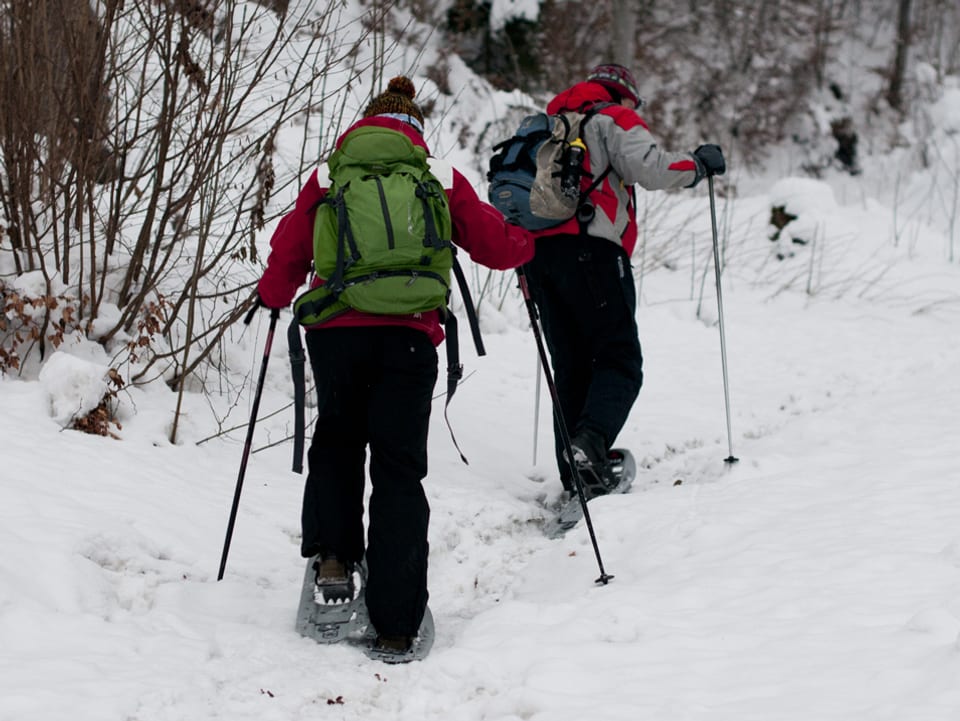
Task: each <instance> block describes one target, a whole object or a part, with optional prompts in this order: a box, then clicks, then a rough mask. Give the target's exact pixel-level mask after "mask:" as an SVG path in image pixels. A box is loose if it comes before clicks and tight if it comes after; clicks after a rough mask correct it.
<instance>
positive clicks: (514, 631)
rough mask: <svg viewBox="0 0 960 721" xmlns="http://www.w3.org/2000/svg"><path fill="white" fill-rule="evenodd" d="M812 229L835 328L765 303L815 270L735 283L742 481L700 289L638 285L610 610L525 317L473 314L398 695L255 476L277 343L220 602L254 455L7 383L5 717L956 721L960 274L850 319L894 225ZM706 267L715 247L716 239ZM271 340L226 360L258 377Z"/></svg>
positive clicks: (873, 302) (289, 514)
mask: <svg viewBox="0 0 960 721" xmlns="http://www.w3.org/2000/svg"><path fill="white" fill-rule="evenodd" d="M786 182H787V183H788V184H789V183H790V182H791V181H786ZM718 187H719V185H718ZM689 202H690V203H699V204H700V206H701V207H702V208H703V210H704V213H703V216H704V218H705V219H707V218H708V217H709V216H708V215H706V209H707V208H708V206H707V205H706V204H705V199H704V197H703V196H700V197H698V198H697V199H694V200H690V201H689ZM768 202H769V198H761V197H758V198H754V199H748V200H743V201H741V202H740V203H739V204H738V206H737V208H739V209H740V210H741V211H742V213H751V212H755V210H756V209H757V208H762V207H763V206H764V204H765V203H768ZM828 210H829V212H830V213H831V214H832V216H833V218H834V221H835V222H836V223H839V222H841V221H844V219H845V223H846V226H847V227H846V228H845V230H844V236H843V240H842V244H841V243H840V242H839V241H838V242H837V245H838V246H840V247H842V248H843V250H844V254H843V255H844V257H845V258H847V261H845V262H843V263H837V264H834V265H833V266H832V267H831V268H830V269H831V271H832V272H834V273H837V274H840V273H841V271H843V272H845V273H846V274H847V275H846V276H845V277H847V278H848V281H847V286H846V287H847V288H848V289H849V290H850V292H849V293H847V294H844V295H843V297H841V298H839V299H837V298H835V297H832V296H831V297H826V294H822V295H810V294H808V293H806V291H805V290H804V288H803V287H802V286H801V287H799V288H795V287H791V288H788V289H787V290H782V289H781V288H780V285H779V281H778V279H779V278H784V277H788V276H789V275H790V272H792V271H788V270H787V266H786V265H785V264H788V263H795V264H796V265H797V267H798V268H802V267H805V264H807V262H808V261H807V260H806V259H804V257H803V256H802V253H807V252H809V250H810V248H809V246H798V249H799V251H800V253H798V255H796V256H794V258H792V259H788V260H786V261H782V262H781V261H770V262H769V263H763V264H761V266H762V267H761V270H759V271H754V270H751V269H750V263H749V262H745V263H743V264H742V265H740V266H738V267H733V264H731V265H730V266H728V269H727V271H726V272H725V274H724V283H725V285H724V311H725V328H726V336H727V350H728V364H729V379H730V397H731V410H732V428H733V436H732V441H733V447H734V452H735V454H736V455H737V456H738V457H739V458H740V461H739V463H737V464H736V465H733V466H732V467H728V466H727V465H726V464H725V463H724V459H725V458H726V456H727V455H728V438H727V435H726V423H725V414H724V396H723V379H722V372H721V363H720V344H719V334H718V332H717V326H716V323H715V322H714V321H715V319H716V303H715V297H714V295H713V294H712V291H711V283H710V282H708V283H707V285H706V289H707V293H706V294H705V296H704V298H703V301H702V303H700V300H701V299H700V297H699V285H695V286H694V290H695V291H696V292H694V293H691V280H690V276H691V275H693V274H692V273H691V272H690V269H687V270H685V271H684V270H678V271H675V272H669V271H658V272H656V273H652V274H648V275H646V276H645V277H644V278H643V303H642V305H641V308H640V310H639V313H638V318H639V323H640V327H641V337H642V340H643V342H644V350H645V359H646V368H645V370H646V383H645V387H644V389H643V391H642V392H641V396H640V399H639V401H638V403H637V405H636V406H635V408H634V411H633V413H632V415H631V417H630V419H629V422H628V424H627V426H626V428H625V429H624V431H623V434H622V435H621V437H620V438H619V440H618V445H622V446H625V447H627V448H630V449H632V450H633V452H634V453H635V455H636V456H637V459H638V460H639V461H640V463H641V465H642V468H641V470H640V474H639V478H638V481H637V483H636V487H635V488H634V489H633V491H632V492H631V493H630V494H628V495H625V496H619V497H612V498H600V499H597V500H595V501H593V502H592V503H591V512H592V517H593V521H594V524H595V527H596V530H597V536H598V541H599V548H600V552H601V554H602V560H603V563H604V565H605V568H606V570H607V572H609V573H612V574H613V575H614V576H615V578H614V580H613V581H612V582H611V583H610V584H609V585H607V586H597V585H595V584H594V579H595V578H596V577H597V576H598V567H597V561H596V558H595V556H594V553H593V550H592V547H591V545H590V543H589V537H588V534H587V533H586V530H585V529H584V527H583V525H582V524H581V525H580V526H578V527H577V528H576V529H574V530H573V531H571V532H570V533H569V534H568V535H567V537H566V538H564V539H563V540H558V541H548V540H546V539H545V538H544V537H543V536H542V534H541V532H540V527H539V525H540V522H541V521H542V519H543V518H544V514H545V511H544V503H545V502H549V501H550V500H552V499H553V498H554V497H555V496H556V495H557V493H558V492H559V484H558V482H557V480H556V475H555V472H554V469H553V467H552V464H551V462H550V451H549V438H550V435H549V434H550V431H549V404H548V402H547V399H548V396H547V393H546V389H545V388H543V389H542V391H541V393H542V402H541V408H540V413H539V429H538V438H539V442H538V447H537V458H536V462H535V461H534V457H533V453H534V417H535V381H534V378H535V373H536V351H535V346H534V343H533V338H532V335H531V334H530V332H529V331H528V330H527V329H526V328H525V327H524V324H523V319H524V313H523V308H522V306H521V305H520V304H519V302H517V301H513V300H511V301H509V302H508V304H507V308H506V309H505V310H504V312H503V313H501V314H493V313H492V312H491V309H489V308H488V312H487V321H486V323H485V327H486V342H487V346H488V355H487V356H486V357H484V358H476V357H475V356H473V354H472V352H471V350H470V346H469V344H468V343H466V342H465V343H464V344H463V345H464V348H465V362H466V364H467V371H468V373H470V375H469V377H468V378H467V380H466V381H465V382H464V383H463V385H462V387H461V389H460V391H459V392H458V394H457V397H456V398H455V399H454V401H453V404H452V405H451V407H450V419H451V422H452V424H453V428H454V431H455V433H456V435H457V438H458V440H459V442H460V444H461V446H462V447H463V449H464V452H465V453H466V455H467V457H468V458H469V460H470V465H469V466H464V465H463V464H462V463H461V462H460V460H459V458H458V457H457V454H456V452H455V450H454V448H453V446H452V444H451V442H450V439H449V435H448V433H447V429H446V427H445V426H444V423H443V414H442V412H441V409H442V405H441V402H442V399H438V401H437V407H436V411H435V414H434V419H433V431H432V435H431V439H430V458H431V468H430V475H429V477H428V478H427V481H426V485H427V489H428V493H429V497H430V499H431V502H432V507H433V515H432V523H431V529H430V537H431V558H430V562H431V571H430V589H431V602H430V604H431V609H432V611H433V614H434V617H435V619H436V623H437V640H436V644H435V646H434V649H433V652H432V654H431V655H430V657H429V658H428V659H427V660H426V661H424V662H421V663H414V664H411V665H408V666H402V667H388V666H383V665H381V664H378V663H375V662H372V661H370V660H368V659H367V658H366V657H365V656H363V655H362V654H361V653H360V652H359V651H358V650H356V649H353V648H346V647H323V646H319V645H317V644H315V643H313V642H312V641H309V640H306V639H304V638H301V637H300V636H298V635H297V633H296V632H295V631H294V628H293V621H294V614H295V609H296V604H297V597H298V593H299V587H300V579H301V576H302V572H303V562H302V561H301V559H300V558H299V556H298V547H297V535H298V514H299V500H300V491H301V479H300V478H299V477H297V476H295V475H293V474H291V473H290V472H289V470H288V469H289V463H290V444H289V443H286V444H280V445H277V446H274V447H271V448H265V449H263V450H260V449H261V448H263V447H264V446H266V445H267V444H268V443H269V442H272V441H275V440H277V439H278V438H282V437H283V434H284V433H285V432H286V429H287V426H288V425H289V420H290V419H289V415H290V414H289V411H282V412H280V413H279V414H277V415H273V416H270V417H267V416H268V415H269V414H271V413H273V412H274V411H277V410H278V409H281V408H282V407H283V406H285V405H286V404H288V403H289V399H290V391H289V379H288V371H287V364H286V353H285V347H284V343H283V339H282V337H281V336H282V334H281V333H278V334H277V342H276V343H275V346H274V350H273V354H272V360H271V363H270V366H269V373H268V382H267V387H266V390H265V393H264V400H263V403H262V406H261V416H262V417H264V420H261V421H260V422H259V423H258V426H257V430H256V438H255V444H254V446H255V449H256V452H254V453H253V454H252V456H251V460H250V464H249V467H248V469H247V475H246V481H245V484H244V490H243V496H242V500H241V505H240V514H239V518H238V521H237V526H236V533H235V536H234V541H233V545H232V549H231V553H230V558H229V563H228V566H227V572H226V576H225V578H224V580H223V581H221V582H217V581H216V575H217V568H218V563H219V558H220V552H221V549H222V544H223V540H224V531H225V528H226V521H227V518H228V512H229V508H230V502H231V498H232V495H233V491H234V487H235V483H236V479H237V473H238V469H239V463H240V457H241V450H242V442H243V439H244V433H245V431H244V429H243V428H239V429H237V430H234V431H233V432H231V433H229V434H227V435H226V436H220V437H217V438H214V439H212V440H208V441H206V442H204V443H202V444H200V445H197V444H196V441H198V440H201V439H203V438H206V437H207V436H210V435H212V434H214V433H215V432H216V431H217V426H216V424H215V423H214V419H213V415H212V413H211V410H210V408H211V406H210V405H208V403H207V402H206V400H204V399H203V398H202V397H201V396H199V395H192V396H189V397H188V399H187V404H188V411H189V414H188V421H187V424H186V426H185V428H186V431H185V433H184V440H183V441H182V442H181V444H180V445H177V446H171V445H169V444H168V443H167V442H166V440H165V427H166V425H167V424H168V423H169V420H170V417H171V415H172V409H173V407H174V404H173V400H174V399H173V396H172V395H171V394H169V393H167V392H165V391H160V390H148V391H137V392H135V393H134V394H132V395H130V396H126V403H127V404H128V406H130V407H132V406H133V405H135V406H136V408H137V413H136V414H132V413H129V414H128V416H127V417H126V418H125V423H124V426H123V429H122V430H119V431H118V435H120V436H121V438H122V440H114V439H110V438H102V437H94V436H89V435H84V434H81V433H78V432H75V431H65V430H61V428H60V426H59V425H58V423H57V422H56V420H55V419H54V414H55V413H56V412H57V408H63V407H67V406H69V405H70V404H71V403H74V404H77V403H79V401H78V400H77V398H76V396H75V394H76V393H77V389H79V388H81V387H83V385H84V382H85V381H83V379H84V374H83V373H82V372H80V371H78V370H77V368H78V365H79V364H76V363H72V362H71V363H62V364H61V365H60V368H61V369H62V371H63V372H60V373H57V374H53V373H48V374H45V376H44V377H43V378H41V380H39V381H30V382H25V381H20V380H15V379H12V378H5V379H3V380H2V381H0V397H2V405H3V409H4V412H3V413H2V414H0V437H2V438H3V439H4V444H3V447H4V453H3V461H2V465H0V546H2V548H3V552H2V553H0V719H3V721H23V720H26V719H37V720H39V719H43V720H44V721H57V720H59V719H64V720H67V719H69V720H70V721H82V720H84V719H90V721H114V720H115V721H132V720H137V721H160V720H163V719H171V720H173V719H178V720H179V719H190V720H191V721H198V720H200V719H217V718H225V719H231V720H239V719H285V720H290V719H312V718H336V719H365V720H371V719H411V720H413V719H445V720H446V719H503V720H507V719H551V720H552V721H557V720H559V721H563V720H564V719H570V720H571V721H574V720H576V721H581V720H582V719H585V718H591V719H593V718H597V719H631V720H632V719H637V718H658V719H700V718H703V719H711V720H716V719H730V720H731V721H733V720H734V719H735V720H736V721H744V719H758V720H760V719H762V720H763V721H770V720H771V719H798V720H800V719H803V720H804V721H808V720H809V719H811V718H815V719H819V720H824V719H838V720H839V719H843V720H844V721H850V720H851V719H862V720H864V721H879V720H882V719H891V720H893V719H896V720H897V721H902V719H907V718H909V719H911V720H913V719H937V720H942V721H948V720H949V719H955V718H957V715H958V714H960V685H958V684H957V679H958V678H960V643H958V636H960V524H958V519H960V460H958V454H957V452H956V450H957V432H958V430H960V424H958V414H960V412H958V408H960V373H958V368H960V333H958V330H957V329H958V328H960V302H958V298H957V293H956V289H957V288H958V281H960V268H958V267H957V266H956V265H949V264H947V263H945V262H944V261H942V260H940V261H939V262H936V261H935V259H932V258H928V260H927V261H923V260H922V259H916V260H910V259H906V258H905V259H901V260H900V261H897V262H894V261H891V268H890V271H889V273H888V274H887V275H888V277H891V278H892V277H896V278H899V279H900V280H901V281H902V282H901V285H904V286H907V287H909V279H910V278H911V277H912V278H915V279H919V280H921V281H922V282H923V288H924V291H925V293H924V297H923V300H919V298H920V294H919V293H917V294H916V297H917V298H918V300H916V301H910V300H909V299H904V298H903V297H892V298H891V299H887V298H886V297H883V296H881V297H874V296H873V295H871V296H870V297H869V298H859V297H856V296H857V293H856V292H855V291H856V289H857V287H858V286H857V282H858V281H857V279H856V276H855V269H856V268H858V267H862V263H864V262H866V261H867V258H865V257H862V258H859V259H854V260H853V261H852V262H851V260H850V257H851V255H853V256H856V253H855V252H853V251H854V249H856V248H867V249H869V248H871V247H872V244H873V243H874V242H876V239H877V237H878V236H883V229H884V227H886V226H885V224H886V223H887V222H888V220H889V218H888V217H887V215H885V214H884V213H881V212H876V211H874V212H871V213H869V214H866V213H864V211H863V209H862V208H857V209H852V210H851V209H845V208H843V207H842V206H837V207H833V208H829V209H828ZM733 212H734V217H735V218H736V217H737V215H736V213H737V211H736V210H734V211H733ZM757 213H758V211H757ZM886 213H887V214H888V213H889V211H886ZM759 217H760V215H759V214H756V217H754V219H753V225H756V224H757V222H758V218H759ZM740 220H742V221H744V224H745V225H750V223H747V222H746V221H747V220H748V219H747V218H740ZM733 225H734V226H737V225H738V224H737V223H734V224H733ZM850 234H854V236H852V237H851V235H850ZM698 235H699V238H700V242H702V243H703V244H704V246H705V247H709V244H710V235H709V225H708V224H702V227H700V228H699V229H698ZM884 237H885V236H884ZM928 240H929V241H930V244H931V247H933V248H934V250H933V251H932V252H931V253H930V255H931V256H935V255H936V254H937V252H938V251H937V249H936V248H937V243H939V242H941V241H942V237H940V236H937V235H936V234H934V233H932V232H931V233H930V235H929V238H928ZM749 242H750V243H752V244H753V245H754V246H755V247H754V249H753V251H752V252H753V256H751V255H750V253H748V252H747V249H746V245H747V243H746V242H745V244H744V245H743V246H742V247H741V254H742V256H743V257H744V258H748V259H749V258H751V257H757V258H759V257H761V256H764V255H766V254H769V253H772V248H773V244H771V243H770V241H769V240H767V239H766V237H765V235H764V232H763V229H761V228H757V229H756V232H754V233H753V237H752V240H751V241H749ZM823 245H824V247H826V246H827V243H826V241H824V242H823ZM732 255H736V254H733V253H732ZM870 255H871V256H874V255H875V251H873V250H871V251H870ZM825 262H826V263H827V264H828V265H829V264H830V259H829V257H828V259H827V261H825ZM765 274H766V275H765ZM697 277H698V278H699V276H697ZM708 277H709V276H708ZM838 277H840V276H839V275H838ZM885 282H887V281H886V280H885ZM890 282H892V281H890ZM837 287H841V286H840V285H838V286H837ZM871 288H876V286H875V285H873V286H871ZM691 295H692V297H691ZM868 295H869V294H868ZM938 298H939V299H940V301H941V302H936V299H938ZM698 303H700V309H701V313H700V315H701V318H699V319H698V318H697V314H696V309H697V305H698ZM266 327H267V319H266V316H265V315H264V316H263V317H261V318H259V319H258V320H257V321H256V322H255V323H254V324H253V326H251V328H250V329H249V330H248V331H247V333H246V335H245V336H244V337H243V339H242V341H241V343H240V345H239V348H240V349H242V352H243V353H246V356H247V357H248V358H249V365H250V368H251V369H253V370H254V372H253V373H252V374H251V375H252V376H253V377H256V372H255V371H256V369H258V367H259V359H260V355H261V354H262V351H263V344H264V341H265V335H266ZM237 352H238V353H240V352H241V350H238V351H237ZM87 362H88V363H90V362H91V361H89V360H88V361H87ZM71 369H72V370H73V371H74V373H70V372H68V371H70V370H71ZM250 396H251V394H250V392H249V386H248V387H247V391H245V392H244V393H243V394H242V395H241V401H240V407H239V408H237V409H236V410H235V411H234V413H233V415H231V417H230V418H229V419H228V421H227V422H226V423H224V425H225V426H228V427H229V426H231V425H236V424H237V423H239V422H240V421H242V417H243V416H244V414H245V413H249V407H250V403H251V398H250ZM544 478H545V480H536V479H544Z"/></svg>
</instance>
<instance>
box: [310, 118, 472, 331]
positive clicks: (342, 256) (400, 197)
mask: <svg viewBox="0 0 960 721" xmlns="http://www.w3.org/2000/svg"><path fill="white" fill-rule="evenodd" d="M327 165H328V166H329V172H330V179H331V184H330V188H329V191H328V192H327V195H326V197H325V198H324V200H323V201H322V203H321V204H320V206H319V207H318V208H317V212H316V218H315V221H314V230H313V258H314V270H315V272H316V274H317V275H318V276H319V277H321V278H323V279H325V282H324V284H323V285H321V286H318V287H316V288H313V289H311V290H309V291H307V292H306V293H304V294H303V295H301V296H300V297H299V298H297V300H296V301H295V302H294V306H293V308H294V313H295V314H296V317H297V320H299V321H300V323H302V324H303V325H315V324H317V323H322V322H323V321H325V320H328V319H329V318H332V317H334V316H336V315H339V314H340V313H343V312H344V311H346V310H347V309H349V308H354V309H356V310H359V311H363V312H366V313H385V314H390V315H406V314H410V313H421V312H424V311H429V310H434V309H437V308H446V305H447V300H448V297H449V291H450V270H451V268H452V266H453V257H454V250H453V243H452V242H451V236H452V232H453V225H452V222H451V220H450V208H449V205H448V202H447V194H446V192H445V191H444V189H443V186H442V185H441V184H440V181H438V180H437V179H436V177H434V175H433V174H432V173H431V172H430V166H429V164H428V162H427V153H426V151H425V150H424V149H423V148H422V147H419V146H416V145H414V144H413V143H412V142H411V141H410V139H409V138H408V137H407V136H405V135H404V134H403V133H400V132H397V131H395V130H390V129H388V128H381V127H374V126H367V127H361V128H357V129H356V130H354V131H353V132H351V133H350V134H349V135H348V136H347V137H346V138H345V139H344V141H343V143H342V144H341V145H340V147H339V148H338V149H337V150H336V151H335V152H334V153H333V155H331V156H330V159H329V161H328V162H327Z"/></svg>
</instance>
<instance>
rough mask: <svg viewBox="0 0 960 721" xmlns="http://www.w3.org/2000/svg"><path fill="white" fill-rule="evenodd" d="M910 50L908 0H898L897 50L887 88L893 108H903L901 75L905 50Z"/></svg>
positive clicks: (905, 57)
mask: <svg viewBox="0 0 960 721" xmlns="http://www.w3.org/2000/svg"><path fill="white" fill-rule="evenodd" d="M909 50H910V0H900V5H899V11H898V13H897V52H896V55H895V56H894V58H893V72H892V73H891V74H890V86H889V87H888V88H887V102H888V103H890V107H891V108H893V109H894V110H901V111H902V110H903V76H904V73H905V72H906V70H907V52H908V51H909Z"/></svg>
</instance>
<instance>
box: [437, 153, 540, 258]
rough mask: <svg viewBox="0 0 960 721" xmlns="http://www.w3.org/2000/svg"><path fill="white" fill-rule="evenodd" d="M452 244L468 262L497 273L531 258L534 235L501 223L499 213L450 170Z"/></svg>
mask: <svg viewBox="0 0 960 721" xmlns="http://www.w3.org/2000/svg"><path fill="white" fill-rule="evenodd" d="M449 197H450V215H451V217H452V218H453V242H454V243H456V244H457V245H458V246H460V247H461V248H463V249H464V250H465V251H467V253H469V255H470V258H471V260H474V261H476V262H477V263H480V264H481V265H485V266H487V267H488V268H494V269H496V270H507V269H509V268H516V267H517V266H518V265H523V264H524V263H526V262H527V261H529V260H530V259H531V258H533V251H534V239H533V236H532V235H531V234H530V233H529V232H528V231H526V230H524V229H523V228H521V227H520V226H517V225H511V224H509V223H507V222H506V220H504V218H503V215H501V214H500V211H499V210H497V209H496V208H494V207H493V206H492V205H490V204H489V203H484V202H483V201H482V200H480V198H479V196H478V195H477V193H476V191H475V190H474V189H473V186H472V185H470V182H469V181H468V180H467V179H466V178H465V177H464V176H463V175H462V174H461V173H460V171H458V170H456V169H455V168H454V169H453V188H452V190H451V192H450V196H449Z"/></svg>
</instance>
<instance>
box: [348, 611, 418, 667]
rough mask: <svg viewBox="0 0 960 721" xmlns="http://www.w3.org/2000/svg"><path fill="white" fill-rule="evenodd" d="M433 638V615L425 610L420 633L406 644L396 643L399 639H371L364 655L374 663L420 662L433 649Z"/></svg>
mask: <svg viewBox="0 0 960 721" xmlns="http://www.w3.org/2000/svg"><path fill="white" fill-rule="evenodd" d="M434 636H435V629H434V626H433V614H432V613H430V609H429V608H427V610H426V612H425V613H424V614H423V621H421V623H420V632H419V633H418V634H417V636H416V637H415V638H413V639H406V641H408V643H406V644H400V643H397V641H399V640H400V639H387V638H373V639H371V640H370V643H369V645H368V646H367V648H366V649H365V651H364V653H366V654H367V657H368V658H371V659H373V660H374V661H381V662H383V663H390V664H397V663H410V662H411V661H422V660H423V659H425V658H426V657H427V654H429V653H430V649H431V648H432V647H433V639H434Z"/></svg>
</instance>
